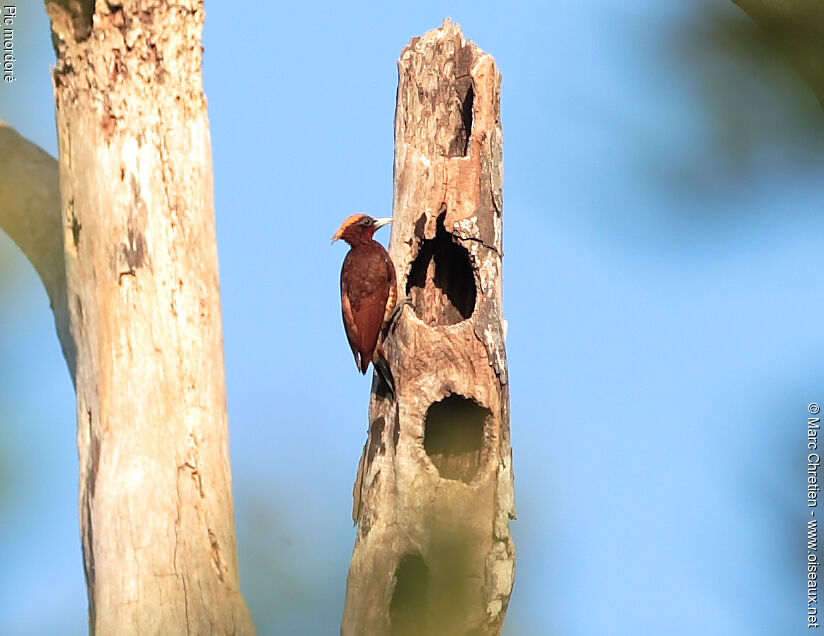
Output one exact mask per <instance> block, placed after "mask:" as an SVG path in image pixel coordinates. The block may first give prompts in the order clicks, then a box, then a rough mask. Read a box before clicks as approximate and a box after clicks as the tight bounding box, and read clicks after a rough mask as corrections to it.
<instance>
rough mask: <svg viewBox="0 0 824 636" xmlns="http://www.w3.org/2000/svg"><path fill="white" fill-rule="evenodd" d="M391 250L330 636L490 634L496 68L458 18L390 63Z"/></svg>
mask: <svg viewBox="0 0 824 636" xmlns="http://www.w3.org/2000/svg"><path fill="white" fill-rule="evenodd" d="M398 69H399V72H398V75H399V85H398V104H397V110H396V114H395V193H394V224H393V230H392V240H391V244H390V254H391V256H392V259H393V261H394V263H395V266H396V268H397V273H398V284H399V288H400V290H401V291H402V292H405V293H406V295H407V296H408V298H409V300H410V303H409V306H407V307H404V309H403V311H402V313H401V315H400V316H399V319H398V321H397V323H396V324H395V326H394V327H393V329H392V331H391V333H390V334H389V336H388V338H387V340H386V343H385V351H386V356H387V359H388V361H389V365H390V367H391V369H392V373H393V376H394V379H395V387H396V393H395V395H392V394H391V393H389V392H387V391H386V390H385V387H383V385H382V384H381V383H380V382H379V381H378V380H377V378H376V379H375V380H374V382H373V391H372V399H371V404H370V427H369V439H368V441H367V443H366V446H365V447H364V454H363V457H362V458H361V465H360V468H359V471H358V480H357V483H356V485H355V493H354V495H355V506H354V511H353V512H354V517H355V520H356V522H357V523H358V534H357V539H356V543H355V550H354V554H353V557H352V565H351V568H350V571H349V579H348V585H347V597H346V609H345V613H344V619H343V626H342V633H343V634H344V635H347V634H364V633H368V634H378V635H380V634H393V635H398V634H498V633H500V630H501V627H502V624H503V618H504V615H505V612H506V608H507V605H508V603H509V596H510V593H511V590H512V583H513V579H514V566H515V551H514V546H513V543H512V539H511V537H510V532H509V520H510V519H511V518H514V514H515V510H514V495H513V476H512V451H511V446H510V434H509V386H508V377H507V369H506V352H505V348H504V321H503V316H502V276H501V272H502V256H503V249H502V210H503V201H502V193H501V189H502V173H503V163H502V147H503V137H502V132H501V124H500V90H501V88H500V87H501V76H500V73H499V72H498V69H497V67H496V65H495V61H494V59H493V58H492V57H491V56H490V55H488V54H486V53H484V52H483V51H481V50H480V49H479V48H478V47H477V46H476V45H475V44H474V43H472V42H470V41H468V40H466V39H465V38H464V36H463V33H462V31H461V29H460V27H459V26H458V25H455V24H453V23H452V22H451V21H450V20H446V21H444V23H443V25H442V26H441V28H440V29H436V30H434V31H430V32H429V33H427V34H426V35H425V36H423V37H422V38H414V39H413V40H412V41H411V42H410V43H409V45H408V46H407V47H406V48H405V49H404V51H403V53H402V54H401V59H400V61H399V63H398Z"/></svg>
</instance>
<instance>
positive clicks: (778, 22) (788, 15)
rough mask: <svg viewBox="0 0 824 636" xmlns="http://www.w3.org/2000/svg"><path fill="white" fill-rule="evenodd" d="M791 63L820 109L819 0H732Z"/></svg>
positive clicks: (823, 44) (822, 33)
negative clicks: (807, 86) (811, 92)
mask: <svg viewBox="0 0 824 636" xmlns="http://www.w3.org/2000/svg"><path fill="white" fill-rule="evenodd" d="M733 2H735V4H737V5H738V6H739V7H741V8H742V9H743V10H744V11H746V12H747V13H748V14H749V15H750V17H752V19H753V20H755V21H756V22H757V23H758V25H759V26H761V28H763V29H764V31H765V32H766V33H767V34H768V36H769V37H770V38H771V39H772V40H773V41H774V42H775V44H776V45H777V46H778V48H779V49H781V50H782V51H783V52H784V54H785V55H787V57H789V59H790V60H791V61H792V62H793V64H795V66H796V67H797V68H798V70H799V71H800V72H801V74H802V75H803V76H804V78H805V79H806V80H807V83H808V84H809V85H810V87H811V88H812V89H813V92H814V93H815V95H816V97H817V98H818V101H819V102H820V103H821V105H822V106H824V8H823V7H822V4H821V2H820V1H819V0H793V1H792V2H786V1H784V0H781V1H779V0H733Z"/></svg>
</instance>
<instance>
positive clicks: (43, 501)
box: [0, 0, 824, 636]
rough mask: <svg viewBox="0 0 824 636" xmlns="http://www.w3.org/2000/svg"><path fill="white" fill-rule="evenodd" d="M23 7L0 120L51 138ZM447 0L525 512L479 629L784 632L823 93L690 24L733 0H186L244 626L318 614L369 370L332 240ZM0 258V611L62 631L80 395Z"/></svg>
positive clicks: (37, 21)
mask: <svg viewBox="0 0 824 636" xmlns="http://www.w3.org/2000/svg"><path fill="white" fill-rule="evenodd" d="M18 12H19V13H20V14H21V18H20V22H19V25H20V26H19V29H20V30H21V31H24V32H25V39H22V38H21V37H20V36H19V35H18V39H19V41H21V42H22V44H21V48H20V51H19V53H20V54H19V55H18V58H20V61H19V62H18V66H17V73H18V75H19V78H20V79H19V81H18V82H17V83H16V84H15V85H13V86H12V87H11V88H7V87H5V86H3V87H0V117H2V118H4V119H6V120H8V121H9V122H11V123H12V124H13V125H15V126H16V127H17V128H18V129H19V130H20V131H21V132H22V133H23V134H25V135H26V136H28V137H29V138H30V139H33V140H34V141H36V142H38V143H40V144H41V145H42V146H43V147H44V148H46V149H47V150H49V151H50V152H52V153H56V139H55V130H54V111H53V109H54V107H53V99H52V93H51V84H50V78H49V64H51V63H52V60H53V54H52V52H51V45H50V41H49V33H48V25H47V21H46V17H45V12H44V11H43V9H42V6H41V4H40V3H34V2H33V3H27V4H26V5H25V6H22V7H20V8H19V9H18ZM250 13H253V15H252V16H251V17H250V15H249V14H250ZM447 15H450V16H452V17H453V19H454V20H455V21H456V22H458V23H460V24H461V25H462V26H463V28H464V32H465V34H466V35H467V36H468V37H470V38H472V39H473V40H474V41H475V42H476V43H477V44H478V45H479V46H481V47H482V48H483V49H485V50H486V51H488V52H490V53H492V54H493V55H494V56H495V57H496V59H497V61H498V64H499V66H500V68H501V71H502V73H503V78H504V81H503V102H502V110H503V113H502V117H503V126H504V137H505V145H504V160H505V191H504V210H505V211H504V219H505V226H504V227H505V229H504V241H505V245H504V247H505V260H504V266H505V269H504V294H505V297H504V302H505V306H504V311H505V314H506V318H507V320H508V321H509V326H510V328H509V335H508V342H507V347H508V358H509V366H510V374H511V388H512V442H513V449H514V453H515V464H514V466H515V475H516V498H517V508H518V515H519V518H518V520H517V521H516V522H514V523H513V532H514V537H515V541H516V546H517V549H518V570H517V578H516V585H515V591H514V594H513V597H512V603H511V605H510V609H509V614H508V618H507V625H506V628H505V634H508V635H510V636H516V635H524V634H550V633H555V634H564V635H571V636H577V635H589V634H616V635H621V634H633V635H634V634H639V633H640V634H645V633H669V634H674V635H681V634H683V635H692V634H696V633H702V634H707V635H709V634H719V635H721V634H723V635H725V636H727V635H738V634H740V635H745V634H746V635H750V634H778V633H781V634H790V633H796V632H798V633H800V632H801V631H802V630H803V629H804V625H805V623H806V616H805V612H804V605H805V601H806V597H805V592H804V580H803V576H804V575H803V563H804V554H803V545H804V539H805V529H804V523H805V517H804V515H805V514H806V508H805V482H804V472H805V464H806V462H805V456H806V451H805V443H804V442H805V424H806V417H807V412H806V409H807V404H808V403H810V402H812V401H819V402H821V401H824V394H822V380H824V372H822V366H821V360H822V356H824V334H823V333H822V329H821V316H822V312H824V298H822V293H821V291H822V289H824V285H822V283H824V273H823V272H824V268H822V266H821V262H820V254H821V250H820V238H821V236H822V231H824V216H822V214H821V210H822V201H824V182H822V179H821V173H822V167H824V150H822V149H824V143H822V142H824V132H822V129H824V111H822V110H821V108H820V106H819V105H818V104H817V103H816V102H815V100H814V98H813V96H812V94H811V92H809V91H808V90H807V89H806V87H804V86H803V84H802V83H801V82H800V81H799V80H798V79H797V78H796V77H795V75H794V73H793V72H792V70H790V69H788V68H786V65H785V64H784V63H783V61H782V60H781V59H780V58H775V59H772V60H770V61H769V62H768V63H764V61H763V60H757V61H756V62H755V63H754V62H753V60H751V59H745V58H742V57H741V54H740V51H735V50H727V49H724V48H723V47H715V48H713V47H711V46H708V45H707V42H706V40H705V38H706V32H707V30H711V27H713V26H714V25H715V24H717V23H718V22H719V21H720V20H722V19H724V20H730V21H732V22H733V23H736V19H738V20H739V22H741V24H743V25H744V26H743V27H742V28H744V29H746V28H747V25H748V22H747V18H746V17H744V16H743V14H740V13H739V12H738V10H737V9H736V8H735V7H734V6H733V5H732V4H731V3H723V2H715V3H712V4H710V3H708V2H702V3H694V4H691V6H690V7H685V6H682V5H681V4H680V3H676V2H674V1H673V0H667V1H663V2H657V3H638V2H630V1H628V0H624V1H622V2H617V3H616V2H610V3H607V2H604V1H603V0H583V1H582V2H578V3H569V4H567V5H557V3H556V4H555V5H554V6H553V5H546V3H538V2H535V3H526V2H509V3H485V2H471V3H470V2H453V3H433V2H416V3H406V4H404V5H398V6H395V5H388V4H387V5H385V6H378V5H377V4H375V5H374V6H372V7H368V6H361V7H343V6H338V5H337V4H332V3H326V4H324V3H321V4H314V5H309V4H305V3H304V4H300V3H294V4H289V5H284V6H274V4H269V3H261V4H260V5H259V6H257V7H256V8H255V9H254V10H251V9H249V8H246V9H245V11H241V10H238V9H237V8H233V7H232V6H230V4H229V3H222V4H221V3H217V2H211V3H207V21H206V35H205V82H206V91H207V96H208V99H209V106H210V117H211V123H212V136H213V151H214V165H215V188H216V204H217V221H218V240H219V249H220V262H221V277H222V294H223V311H224V321H225V346H226V364H227V377H228V393H229V412H230V425H231V435H232V438H231V443H232V461H233V473H234V490H235V499H236V517H237V526H238V536H239V552H240V561H241V568H242V571H241V575H242V579H243V585H244V591H245V594H246V597H247V600H248V601H249V604H250V607H251V610H252V613H253V615H254V617H255V619H256V622H257V624H258V628H259V631H260V633H261V634H296V635H303V634H306V635H312V634H331V633H336V632H337V629H338V624H339V619H340V614H341V611H342V606H343V594H344V585H345V578H346V572H347V568H348V561H349V557H350V555H351V549H352V545H353V541H354V530H353V528H352V525H351V521H350V517H349V511H350V508H351V490H352V483H353V480H354V477H355V470H356V467H357V461H358V458H359V455H360V451H361V448H362V446H363V442H364V439H365V435H366V413H367V408H368V393H369V380H368V379H365V378H363V377H361V376H360V375H359V374H358V373H357V372H356V370H355V368H354V365H353V364H352V359H351V354H350V352H349V350H348V347H347V345H346V341H345V337H344V335H343V329H342V326H341V324H340V314H339V308H338V295H337V294H338V288H337V286H338V276H339V271H340V263H341V262H342V259H343V257H344V255H345V248H344V247H343V246H340V245H335V246H334V247H330V246H329V237H330V236H331V234H332V233H333V232H334V230H335V229H336V228H337V226H338V225H339V223H340V221H341V220H342V219H343V218H344V217H345V216H347V215H349V214H350V213H352V212H355V211H364V212H368V213H372V214H374V215H379V216H384V215H388V214H389V213H390V212H391V210H390V206H391V201H392V157H393V155H392V152H393V150H392V149H393V138H392V136H393V116H394V100H395V88H396V80H397V71H396V60H397V57H398V55H399V53H400V51H401V49H402V48H403V47H404V46H405V45H406V44H407V42H408V41H409V39H410V38H411V37H413V36H415V35H421V34H423V33H424V32H425V31H427V30H429V29H431V28H434V27H436V26H438V25H439V24H440V23H441V21H442V19H443V18H444V17H445V16H447ZM756 66H757V67H758V69H759V70H758V72H753V68H755V67H756ZM765 67H766V68H765ZM762 71H763V72H762ZM776 87H777V88H776ZM799 122H805V123H806V124H808V126H807V127H805V128H803V130H802V131H801V132H799V130H800V128H799V126H800V125H801V124H799ZM378 236H379V238H380V239H381V240H383V241H384V243H386V242H388V236H389V234H388V231H386V230H381V233H379V235H378ZM0 268H2V269H4V270H5V272H4V273H3V274H1V275H0V299H2V302H0V384H2V386H3V389H2V391H0V400H2V401H1V402H0V464H2V468H0V519H2V521H3V522H2V524H0V562H2V563H3V564H4V571H3V575H2V588H3V594H0V617H2V618H0V633H9V634H31V635H40V634H54V633H61V634H80V633H84V631H85V628H86V614H85V612H86V605H85V588H84V581H83V571H82V565H81V555H80V542H79V531H78V523H77V513H76V507H77V476H76V474H77V453H76V443H75V415H74V413H75V412H74V396H73V393H72V387H71V383H70V381H69V378H68V374H67V372H66V369H65V365H64V363H63V360H62V358H61V356H60V352H59V347H58V345H57V340H56V337H55V335H54V329H53V324H52V318H51V314H50V312H49V311H48V302H47V299H46V296H45V293H44V292H43V290H42V289H41V287H40V285H39V282H38V281H37V278H36V275H35V274H34V272H33V270H32V268H31V267H29V266H28V265H27V264H26V262H25V260H24V259H23V258H22V257H21V256H20V254H19V253H18V252H17V251H16V249H15V248H14V246H13V245H11V244H10V242H9V241H8V239H6V238H5V236H1V237H0ZM319 440H323V441H322V442H319Z"/></svg>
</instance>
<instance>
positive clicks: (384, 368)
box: [372, 350, 395, 399]
mask: <svg viewBox="0 0 824 636" xmlns="http://www.w3.org/2000/svg"><path fill="white" fill-rule="evenodd" d="M372 366H374V367H375V371H376V372H377V374H378V377H379V378H380V381H381V382H382V383H383V385H384V386H385V387H386V388H387V389H389V394H390V395H391V397H392V399H394V398H395V378H393V377H392V370H391V369H390V368H389V361H388V360H387V359H386V358H385V357H384V355H383V351H382V350H379V351H375V356H374V357H373V358H372Z"/></svg>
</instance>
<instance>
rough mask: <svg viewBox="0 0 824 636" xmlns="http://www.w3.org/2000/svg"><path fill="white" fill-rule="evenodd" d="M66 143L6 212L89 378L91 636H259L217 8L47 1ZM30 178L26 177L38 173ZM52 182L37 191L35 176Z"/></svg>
mask: <svg viewBox="0 0 824 636" xmlns="http://www.w3.org/2000/svg"><path fill="white" fill-rule="evenodd" d="M47 9H48V11H49V14H50V16H51V19H52V30H53V40H54V43H55V48H56V51H57V62H56V66H55V70H54V84H55V98H56V102H57V130H58V140H59V146H60V163H59V182H60V208H62V214H61V215H59V216H58V214H57V212H56V209H55V208H56V206H55V203H56V200H55V199H56V196H55V195H56V192H57V187H56V186H57V179H56V176H57V170H55V166H54V162H53V160H51V159H50V158H49V157H48V156H47V155H45V153H42V151H39V149H36V148H34V147H32V146H31V144H27V143H26V142H25V141H24V140H22V139H21V138H19V136H17V135H15V134H14V133H13V132H12V131H10V130H9V129H8V128H5V127H0V144H12V145H13V147H14V148H17V149H20V150H21V154H20V155H19V156H12V157H11V160H12V162H14V161H16V160H17V159H18V157H19V159H20V161H19V164H18V165H17V168H16V169H17V170H19V171H20V174H21V180H20V181H19V182H17V184H15V185H11V184H8V183H7V180H0V188H9V189H10V188H20V187H22V188H26V187H31V188H32V191H33V192H34V194H33V195H31V196H30V195H22V194H21V195H20V196H16V195H15V196H11V197H9V198H6V197H2V199H3V205H2V206H0V226H2V227H3V228H4V229H6V230H7V231H9V233H10V234H11V235H12V237H13V238H15V240H16V241H18V244H20V246H21V247H22V248H23V250H24V251H25V252H26V254H27V255H28V256H29V258H30V259H31V260H32V262H33V263H34V264H35V266H36V267H37V269H38V272H39V273H40V275H41V278H42V279H43V282H44V284H45V285H46V288H47V290H48V291H49V296H50V298H51V300H52V305H53V308H54V311H55V316H56V320H57V324H58V334H59V336H60V338H61V344H62V345H63V350H64V353H65V354H66V359H67V362H68V363H69V367H70V371H71V373H72V376H73V379H74V382H75V387H76V390H77V413H78V446H79V458H80V501H79V504H80V522H81V532H82V540H83V556H84V560H85V569H86V580H87V584H88V594H89V624H90V632H91V633H93V634H118V635H120V634H138V633H139V634H186V633H191V634H210V633H211V634H249V633H253V632H254V626H253V625H252V622H251V618H250V616H249V613H248V610H247V608H246V604H245V602H244V600H243V597H242V596H241V593H240V586H239V579H238V566H237V553H236V546H235V530H234V513H233V507H232V492H231V473H230V467H229V447H228V428H227V416H226V401H225V386H224V367H223V342H222V326H221V312H220V298H219V285H218V262H217V249H216V239H215V227H214V206H213V195H212V191H213V185H212V165H211V142H210V138H209V124H208V118H207V112H206V100H205V97H204V94H203V87H202V78H201V50H202V49H201V33H202V27H203V9H202V3H201V2H197V1H196V0H191V1H190V0H181V1H179V2H176V3H167V2H157V1H154V2H153V1H137V0H124V1H122V2H97V3H95V2H94V1H93V0H80V1H77V0H71V1H69V0H63V1H61V2H53V3H47ZM23 177H24V178H23ZM40 179H42V180H43V182H44V184H43V185H42V186H38V185H36V184H37V182H38V180H40Z"/></svg>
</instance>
